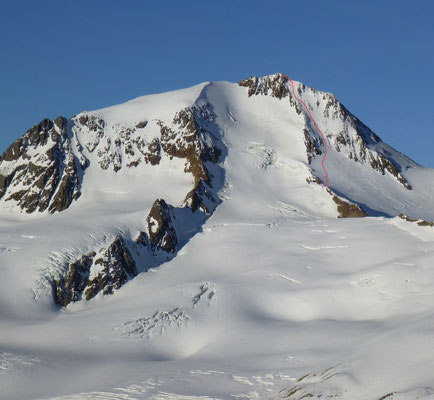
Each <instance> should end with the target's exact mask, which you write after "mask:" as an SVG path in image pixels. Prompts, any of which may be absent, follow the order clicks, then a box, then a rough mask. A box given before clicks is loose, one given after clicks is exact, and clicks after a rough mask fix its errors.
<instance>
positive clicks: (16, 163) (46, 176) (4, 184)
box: [0, 117, 85, 213]
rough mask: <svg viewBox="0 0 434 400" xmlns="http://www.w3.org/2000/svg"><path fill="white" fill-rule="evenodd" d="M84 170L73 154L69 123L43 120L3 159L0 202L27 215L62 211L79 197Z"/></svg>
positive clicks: (64, 120) (15, 143)
mask: <svg viewBox="0 0 434 400" xmlns="http://www.w3.org/2000/svg"><path fill="white" fill-rule="evenodd" d="M84 168H85V166H83V165H81V164H80V162H79V161H78V159H77V157H76V156H75V154H74V153H73V151H72V145H71V135H70V131H69V130H68V122H67V120H66V119H65V118H63V117H59V118H57V119H56V120H55V121H54V123H53V122H52V121H50V120H49V119H44V120H43V121H41V122H40V123H38V124H36V125H35V126H34V127H32V128H31V129H29V130H28V131H27V132H26V133H25V134H24V135H23V136H21V137H20V138H19V139H17V140H16V141H15V142H14V143H13V144H12V145H11V146H10V147H9V148H8V149H7V150H6V151H5V152H4V153H3V155H2V156H1V157H0V199H2V200H3V201H5V202H10V203H11V204H13V203H15V204H17V205H18V206H19V207H20V208H21V209H23V210H24V211H26V212H27V213H32V212H34V211H40V212H43V211H46V210H48V211H49V212H51V213H54V212H56V211H63V210H65V209H66V208H68V207H69V206H70V205H71V203H72V201H73V200H76V199H78V197H80V194H81V191H80V187H81V180H80V170H83V169H84Z"/></svg>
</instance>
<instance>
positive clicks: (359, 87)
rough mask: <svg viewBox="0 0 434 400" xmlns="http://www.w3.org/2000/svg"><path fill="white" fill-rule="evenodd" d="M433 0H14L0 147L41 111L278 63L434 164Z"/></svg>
mask: <svg viewBox="0 0 434 400" xmlns="http://www.w3.org/2000/svg"><path fill="white" fill-rule="evenodd" d="M433 21H434V1H433V0H416V1H412V2H410V1H401V0H381V1H378V0H318V1H312V0H297V1H291V0H288V1H277V0H268V1H256V0H218V1H204V0H200V1H199V0H197V1H189V0H183V1H178V0H171V1H167V0H155V1H146V0H137V1H134V0H85V1H82V0H74V1H72V0H71V1H67V0H37V1H36V0H28V1H23V0H14V1H3V2H2V7H1V11H0V57H1V58H0V120H1V135H0V151H4V150H5V149H6V148H7V147H8V146H9V144H10V143H11V142H12V141H13V140H14V139H16V138H17V137H18V136H20V135H21V134H22V133H24V131H25V130H27V129H28V128H30V127H31V126H32V125H33V124H35V123H37V122H38V121H40V120H41V119H43V118H46V117H48V118H51V119H53V118H55V117H57V116H58V115H63V116H66V117H70V116H71V115H73V114H76V113H78V112H80V111H82V110H92V109H97V108H101V107H105V106H108V105H113V104H118V103H121V102H124V101H127V100H130V99H132V98H134V97H137V96H141V95H144V94H148V93H156V92H163V91H168V90H173V89H178V88H182V87H188V86H191V85H194V84H197V83H200V82H203V81H216V80H227V81H238V80H239V79H242V78H246V77H248V76H250V75H257V76H262V75H267V74H271V73H275V72H281V73H284V74H286V75H288V76H289V77H291V78H293V79H295V80H298V81H301V82H303V83H305V84H307V85H309V86H313V87H315V88H316V89H318V90H325V91H329V92H332V93H334V94H335V95H336V96H337V97H338V98H339V99H340V100H341V102H343V103H344V104H345V105H346V107H347V108H349V109H350V110H351V111H352V112H353V113H354V114H356V115H357V116H358V117H359V118H360V119H361V120H362V121H363V122H365V123H366V124H367V125H368V126H370V127H371V128H372V129H373V130H374V131H375V132H376V133H377V134H378V135H379V136H380V137H381V138H382V139H383V140H384V141H386V142H387V143H389V144H391V145H392V146H394V147H395V148H397V149H398V150H400V151H402V152H405V153H406V154H407V155H409V156H410V157H412V158H413V159H414V160H415V161H417V162H419V163H421V164H423V165H426V166H430V167H434V157H433V151H434V123H433V120H432V118H433V116H434V115H433V114H434V77H433V76H434V22H433Z"/></svg>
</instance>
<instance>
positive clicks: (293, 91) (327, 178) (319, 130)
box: [280, 74, 329, 187]
mask: <svg viewBox="0 0 434 400" xmlns="http://www.w3.org/2000/svg"><path fill="white" fill-rule="evenodd" d="M280 75H282V76H283V77H285V78H286V79H288V80H289V81H290V82H291V85H292V93H293V94H294V97H295V98H296V99H297V100H298V101H299V102H300V103H301V104H303V105H304V108H305V109H306V111H307V113H308V114H309V117H310V119H311V120H312V122H313V123H314V125H315V127H316V129H317V130H318V132H319V133H320V134H321V137H322V140H323V142H324V149H325V150H324V157H323V159H322V162H321V165H322V169H323V170H324V172H325V176H326V179H325V183H324V185H322V187H326V186H327V183H328V180H329V176H328V174H327V171H326V169H325V167H324V161H325V159H326V157H327V143H326V140H325V137H324V134H323V133H322V132H321V129H319V127H318V125H317V123H316V122H315V120H314V119H313V117H312V114H311V113H310V111H309V109H308V108H307V106H306V103H305V102H304V101H303V100H301V99H299V98H298V97H297V95H296V94H295V90H294V82H293V81H292V80H291V79H290V78H288V77H287V76H286V75H283V74H280Z"/></svg>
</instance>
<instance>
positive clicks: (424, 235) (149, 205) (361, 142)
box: [0, 74, 434, 400]
mask: <svg viewBox="0 0 434 400" xmlns="http://www.w3.org/2000/svg"><path fill="white" fill-rule="evenodd" d="M298 99H301V100H302V101H303V103H304V104H303V103H301V102H300V101H299V100H298ZM305 105H306V106H307V108H308V110H309V112H307V110H306V109H305ZM312 118H313V120H314V121H315V123H316V124H317V125H318V127H319V128H320V129H321V131H322V132H323V133H324V135H325V142H324V141H323V139H322V137H321V135H320V133H319V131H318V130H317V129H316V127H315V124H314V123H313V120H312ZM326 147H327V155H326V160H325V166H326V168H327V171H328V175H329V182H328V183H329V185H328V186H329V187H328V188H323V187H322V184H323V183H324V178H325V176H324V172H323V169H322V165H321V162H322V160H323V158H324V156H325V153H326ZM52 155H53V157H51V156H52ZM39 177H41V178H39ZM32 182H35V185H33V184H32ZM62 182H66V183H65V184H63V183H62ZM0 185H1V187H0V188H1V190H2V191H1V196H2V198H1V199H0V206H1V207H0V217H1V218H0V238H1V242H0V273H1V276H2V279H1V280H0V319H1V324H0V387H1V388H2V390H1V392H0V399H2V398H5V399H21V400H22V399H34V398H41V399H42V398H44V399H71V398H80V399H86V398H89V399H90V398H126V399H128V398H131V399H132V398H134V399H153V400H158V399H159V400H161V399H225V400H226V399H242V398H244V399H258V398H261V399H262V398H264V399H267V398H271V397H275V398H279V397H276V396H280V398H289V399H301V398H306V397H311V398H324V397H326V396H335V398H338V399H339V398H340V399H345V400H347V399H348V400H350V399H351V400H355V399H356V400H379V399H381V398H382V399H385V398H396V399H410V398H412V397H411V396H420V397H421V398H426V399H428V398H430V397H429V396H430V395H431V394H432V390H433V389H432V373H431V371H432V367H433V365H434V361H433V360H434V359H433V357H431V355H430V354H429V353H426V349H427V348H431V347H432V334H431V332H432V326H433V322H434V314H433V313H432V311H431V310H432V294H433V293H434V283H433V279H432V273H431V265H432V256H433V254H432V243H433V241H434V234H433V229H434V228H433V227H432V225H433V224H432V223H431V222H430V221H429V220H434V211H433V210H432V206H431V205H432V202H433V200H434V175H433V171H432V170H429V169H424V168H422V167H420V166H418V165H416V164H415V163H414V162H413V161H411V160H409V159H408V158H407V157H405V156H404V155H402V154H400V153H399V152H397V151H395V150H394V149H392V148H390V147H389V146H387V145H386V144H384V143H383V142H381V140H380V139H379V138H378V136H376V135H375V134H374V133H373V132H371V131H370V130H369V128H367V127H366V126H365V125H363V124H362V123H361V122H360V121H359V120H358V119H357V118H356V117H354V116H353V115H352V114H351V113H350V112H349V111H348V110H346V109H345V108H344V107H343V106H342V105H341V104H340V103H339V102H338V101H337V100H336V98H335V97H334V96H333V95H331V94H327V93H323V92H318V91H315V90H314V89H311V88H308V87H306V86H304V85H303V84H301V83H298V82H294V92H293V91H292V85H291V83H290V82H289V81H288V79H287V78H285V77H284V76H282V75H280V74H276V75H271V76H268V77H264V78H256V77H251V78H248V79H246V80H243V81H241V82H239V83H238V84H234V83H229V82H213V83H203V84H201V85H198V86H195V87H193V88H190V89H185V90H180V91H175V92H170V93H164V94H160V95H152V96H144V97H141V98H138V99H135V100H132V101H130V102H127V103H125V104H121V105H117V106H113V107H109V108H106V109H103V110H97V111H91V112H87V111H86V112H82V113H80V114H78V115H76V116H74V117H72V118H71V119H70V120H66V119H63V118H60V119H57V120H56V121H54V122H51V121H48V120H45V121H43V123H41V124H38V125H37V126H35V127H34V128H32V129H31V130H29V131H28V132H27V133H26V134H25V135H24V136H23V137H22V138H20V139H19V140H18V141H17V142H15V144H13V145H12V146H11V148H10V149H9V150H8V151H7V152H6V153H5V154H4V155H3V156H2V158H1V159H0ZM35 199H36V200H35ZM28 214H31V215H28ZM365 214H368V215H369V216H370V217H368V218H364V219H352V218H351V219H338V218H337V217H344V216H363V215H365ZM379 214H380V215H381V216H378V215H379ZM398 214H405V215H406V216H404V215H402V217H401V218H398V217H396V218H389V216H396V215H398ZM372 216H374V217H372ZM423 219H425V220H428V221H423ZM404 341H405V346H402V343H403V342H404ZM396 365H399V366H402V368H395V366H396ZM408 366H411V368H408ZM281 390H283V391H282V392H280V394H279V391H281ZM392 392H393V393H394V394H393V395H391V393H392ZM385 396H386V397H385ZM391 396H394V397H391Z"/></svg>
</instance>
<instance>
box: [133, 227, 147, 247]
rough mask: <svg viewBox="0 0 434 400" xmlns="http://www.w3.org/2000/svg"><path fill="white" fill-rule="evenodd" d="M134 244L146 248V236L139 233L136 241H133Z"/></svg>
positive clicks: (143, 233)
mask: <svg viewBox="0 0 434 400" xmlns="http://www.w3.org/2000/svg"><path fill="white" fill-rule="evenodd" d="M134 243H137V244H139V245H141V246H143V247H148V244H149V240H148V235H146V233H145V232H141V231H140V232H139V234H138V235H137V237H136V239H135V240H134Z"/></svg>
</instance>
